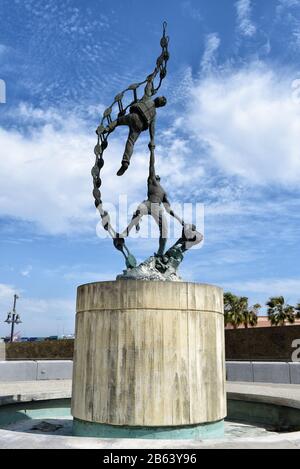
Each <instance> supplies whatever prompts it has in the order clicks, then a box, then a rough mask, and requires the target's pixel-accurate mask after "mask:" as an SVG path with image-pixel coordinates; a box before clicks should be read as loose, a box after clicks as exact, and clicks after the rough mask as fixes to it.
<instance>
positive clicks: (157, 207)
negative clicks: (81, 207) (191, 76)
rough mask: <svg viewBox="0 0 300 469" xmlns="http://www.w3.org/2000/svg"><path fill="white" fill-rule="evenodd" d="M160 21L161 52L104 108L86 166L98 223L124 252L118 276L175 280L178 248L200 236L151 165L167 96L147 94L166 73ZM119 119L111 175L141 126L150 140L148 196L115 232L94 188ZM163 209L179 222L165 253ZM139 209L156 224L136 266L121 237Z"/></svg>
mask: <svg viewBox="0 0 300 469" xmlns="http://www.w3.org/2000/svg"><path fill="white" fill-rule="evenodd" d="M166 27H167V24H166V23H164V24H163V36H162V38H161V41H160V44H161V48H162V52H161V54H160V56H159V57H158V59H157V61H156V66H155V69H154V71H153V72H152V73H151V74H150V75H148V77H147V78H146V80H144V81H143V82H140V83H134V84H132V85H130V86H129V87H128V88H126V89H125V90H124V91H122V92H121V93H119V94H118V95H117V96H116V97H115V99H114V102H113V103H112V105H111V106H110V107H109V108H107V109H106V110H105V112H104V114H103V117H102V120H101V122H100V125H99V126H98V128H97V130H96V133H97V135H98V142H97V145H96V147H95V150H94V152H95V155H96V161H95V165H94V167H93V168H92V176H93V184H94V190H93V195H94V199H95V206H96V208H97V209H98V211H99V213H100V216H101V219H102V225H103V227H104V229H105V230H106V231H107V232H108V233H109V234H110V236H111V237H112V238H113V244H114V246H115V248H116V249H117V250H119V251H120V252H122V254H123V255H124V257H125V261H126V267H127V270H126V271H124V274H123V276H121V277H122V278H145V279H153V280H178V279H179V277H178V276H177V268H178V266H179V264H180V262H181V261H182V260H183V255H184V253H185V252H186V251H187V250H188V249H190V248H191V247H192V246H194V245H196V244H199V243H200V242H201V241H202V239H203V236H202V235H201V233H199V232H198V231H197V229H196V227H195V226H194V225H191V224H186V223H185V222H184V220H182V219H181V218H180V217H179V216H177V215H176V214H175V213H174V212H173V210H172V209H171V205H170V202H169V200H168V197H167V194H166V191H165V190H164V189H163V187H162V186H161V184H160V177H159V176H158V175H157V174H156V171H155V154H154V151H155V121H156V109H157V108H159V107H163V106H165V105H166V104H167V99H166V98H165V97H164V96H161V97H157V98H155V99H153V96H154V95H155V94H156V93H157V91H158V90H159V88H160V87H161V84H162V82H163V80H164V78H165V77H166V75H167V63H168V60H169V57H170V56H169V51H168V44H169V38H168V37H167V36H166ZM158 74H159V78H160V79H159V83H158V86H157V87H156V88H155V84H154V82H155V79H156V77H157V75H158ZM142 85H145V88H144V94H143V96H142V97H141V98H140V99H139V98H138V90H139V88H140V87H141V86H142ZM131 91H132V92H133V101H132V102H131V103H130V104H129V105H128V106H126V107H125V108H124V106H123V98H124V95H125V94H126V93H127V92H131ZM116 105H117V106H118V114H117V118H116V119H114V120H113V119H112V113H113V110H114V107H115V106H116ZM127 111H129V112H127ZM123 125H125V126H128V128H129V134H128V139H127V142H126V145H125V151H124V154H123V158H122V164H121V167H120V169H119V171H118V172H117V175H118V176H122V175H123V174H124V173H125V171H126V170H127V169H128V167H129V164H130V159H131V156H132V154H133V150H134V144H135V142H136V141H137V139H138V138H139V136H140V134H141V133H142V132H143V131H145V130H147V129H149V134H150V142H149V145H148V146H149V151H150V163H149V177H148V181H147V188H148V198H147V200H144V201H143V202H142V203H141V204H140V205H139V206H138V208H137V210H136V212H135V213H134V214H133V217H132V219H131V222H130V223H129V225H128V226H127V228H126V229H125V230H124V231H123V232H122V233H121V234H120V233H117V232H116V230H115V229H114V228H113V227H112V225H111V220H110V216H109V214H108V212H107V211H106V210H104V208H103V202H102V199H101V192H100V187H101V185H102V181H101V178H100V172H101V169H102V168H103V165H104V159H103V154H104V152H105V150H106V148H107V147H108V138H109V136H110V134H111V133H112V132H114V131H115V129H116V128H117V127H118V126H123ZM164 209H165V211H166V212H167V213H168V214H169V215H170V216H172V217H174V218H175V219H176V220H177V221H178V222H179V223H180V224H181V225H182V227H183V229H182V235H181V237H180V239H179V240H178V241H177V242H176V243H175V244H174V246H172V247H171V248H170V249H169V250H168V251H167V252H166V253H165V248H166V243H167V237H168V235H167V223H166V218H165V215H164ZM145 215H150V216H152V217H153V218H154V220H155V221H156V223H157V225H158V227H159V232H160V237H159V248H158V251H157V253H156V254H155V255H154V256H153V257H150V258H149V259H148V260H147V261H145V262H144V263H142V264H140V266H137V262H136V259H135V257H134V256H133V255H132V254H131V253H130V252H129V250H128V248H127V246H126V243H125V238H126V237H128V236H129V234H130V231H131V230H132V228H133V227H136V229H137V231H138V230H139V228H140V221H141V219H142V217H143V216H145Z"/></svg>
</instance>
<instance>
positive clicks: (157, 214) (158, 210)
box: [149, 204, 168, 257]
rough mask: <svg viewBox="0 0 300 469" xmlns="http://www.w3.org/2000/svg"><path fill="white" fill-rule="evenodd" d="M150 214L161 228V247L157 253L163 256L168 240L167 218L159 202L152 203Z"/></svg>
mask: <svg viewBox="0 0 300 469" xmlns="http://www.w3.org/2000/svg"><path fill="white" fill-rule="evenodd" d="M149 215H151V216H152V217H153V218H154V220H155V221H156V223H157V225H158V228H159V248H158V251H157V254H156V255H157V256H161V257H162V256H163V255H164V252H165V248H166V244H167V241H168V225H167V219H166V217H165V215H164V212H163V208H162V207H161V205H159V204H151V208H150V213H149Z"/></svg>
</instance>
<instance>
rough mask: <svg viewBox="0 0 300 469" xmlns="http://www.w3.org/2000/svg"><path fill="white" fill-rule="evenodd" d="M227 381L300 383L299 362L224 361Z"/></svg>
mask: <svg viewBox="0 0 300 469" xmlns="http://www.w3.org/2000/svg"><path fill="white" fill-rule="evenodd" d="M226 377H227V381H232V382H234V381H237V382H241V381H243V382H256V383H275V384H300V363H297V362H295V363H292V362H290V363H288V362H286V363H284V362H242V361H240V362H232V361H229V362H226Z"/></svg>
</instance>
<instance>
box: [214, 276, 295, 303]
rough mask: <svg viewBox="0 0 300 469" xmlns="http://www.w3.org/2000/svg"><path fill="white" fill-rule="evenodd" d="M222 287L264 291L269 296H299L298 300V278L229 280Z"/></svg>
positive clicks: (253, 291) (254, 291)
mask: <svg viewBox="0 0 300 469" xmlns="http://www.w3.org/2000/svg"><path fill="white" fill-rule="evenodd" d="M223 287H224V288H226V289H229V290H232V291H237V292H240V293H245V292H249V293H257V294H259V293H264V294H266V295H269V296H279V295H283V296H288V295H293V296H295V295H296V296H297V297H299V301H300V279H289V278H282V279H272V278H270V279H266V278H265V279H258V280H256V281H249V282H247V281H245V282H242V283H241V282H230V283H224V284H223Z"/></svg>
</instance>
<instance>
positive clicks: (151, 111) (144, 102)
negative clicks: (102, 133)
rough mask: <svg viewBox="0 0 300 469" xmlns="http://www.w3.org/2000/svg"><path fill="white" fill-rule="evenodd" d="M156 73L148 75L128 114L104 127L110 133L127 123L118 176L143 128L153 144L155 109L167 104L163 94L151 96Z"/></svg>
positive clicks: (127, 161) (120, 174)
mask: <svg viewBox="0 0 300 469" xmlns="http://www.w3.org/2000/svg"><path fill="white" fill-rule="evenodd" d="M156 74H157V71H155V72H154V73H152V74H151V75H149V76H148V78H147V85H146V87H145V92H144V95H143V97H142V98H141V99H140V100H138V101H137V102H135V103H134V104H132V106H131V107H130V112H129V114H127V115H124V116H120V117H119V118H118V119H117V120H115V121H113V122H111V123H110V124H109V126H108V127H107V128H106V131H107V132H109V133H111V132H113V131H114V130H115V128H116V127H117V126H119V125H127V126H128V127H129V134H128V138H127V142H126V146H125V151H124V155H123V159H122V165H121V168H120V169H119V171H118V172H117V175H118V176H122V175H123V174H124V173H125V171H126V170H127V169H128V166H129V164H130V159H131V156H132V153H133V149H134V144H135V142H136V141H137V139H138V138H139V136H140V134H141V133H142V132H143V131H144V130H147V129H149V133H150V144H151V145H154V144H155V142H154V137H155V117H156V109H157V108H159V107H163V106H165V105H166V104H167V99H166V98H165V97H164V96H160V97H157V98H155V99H152V96H153V95H154V94H155V92H156V91H155V89H154V85H153V81H154V79H155V76H156Z"/></svg>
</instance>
